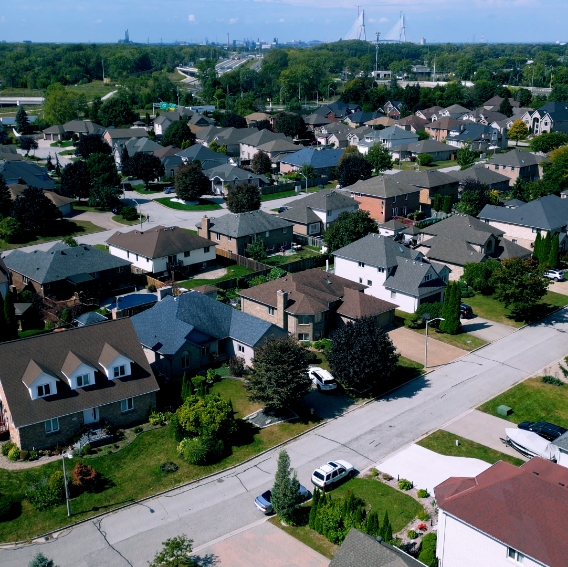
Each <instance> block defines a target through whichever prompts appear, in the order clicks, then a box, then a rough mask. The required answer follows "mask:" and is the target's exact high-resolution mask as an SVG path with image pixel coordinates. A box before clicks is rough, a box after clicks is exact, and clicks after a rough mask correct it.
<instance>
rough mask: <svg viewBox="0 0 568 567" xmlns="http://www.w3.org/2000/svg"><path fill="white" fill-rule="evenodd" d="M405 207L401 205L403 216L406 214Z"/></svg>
mask: <svg viewBox="0 0 568 567" xmlns="http://www.w3.org/2000/svg"><path fill="white" fill-rule="evenodd" d="M407 209H408V207H402V214H403V216H405V215H406V211H407Z"/></svg>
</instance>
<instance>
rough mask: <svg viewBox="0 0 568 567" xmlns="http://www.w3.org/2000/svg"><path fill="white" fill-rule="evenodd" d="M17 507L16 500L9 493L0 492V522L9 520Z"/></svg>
mask: <svg viewBox="0 0 568 567" xmlns="http://www.w3.org/2000/svg"><path fill="white" fill-rule="evenodd" d="M17 508H18V501H17V500H16V499H15V498H14V497H13V496H10V495H9V494H0V522H6V521H7V520H11V519H12V518H13V517H14V516H15V514H16V510H17Z"/></svg>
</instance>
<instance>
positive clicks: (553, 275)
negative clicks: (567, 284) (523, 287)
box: [544, 270, 564, 282]
mask: <svg viewBox="0 0 568 567" xmlns="http://www.w3.org/2000/svg"><path fill="white" fill-rule="evenodd" d="M544 277H545V278H549V279H551V280H556V281H557V282H562V281H564V272H563V271H562V270H546V272H544Z"/></svg>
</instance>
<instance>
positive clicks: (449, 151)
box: [390, 140, 456, 161]
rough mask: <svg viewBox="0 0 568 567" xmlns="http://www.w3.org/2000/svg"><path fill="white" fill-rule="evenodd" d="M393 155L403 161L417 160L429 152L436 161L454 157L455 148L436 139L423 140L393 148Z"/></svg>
mask: <svg viewBox="0 0 568 567" xmlns="http://www.w3.org/2000/svg"><path fill="white" fill-rule="evenodd" d="M390 151H391V153H392V157H393V158H394V159H396V158H398V159H399V160H401V161H408V160H410V161H416V160H417V159H418V158H419V157H420V156H423V155H425V154H429V155H431V156H432V157H433V158H434V161H447V160H451V159H454V157H455V155H456V150H455V148H452V147H451V146H449V145H448V144H443V143H442V142H437V141H436V140H421V141H419V142H413V143H412V144H401V145H400V146H396V147H394V148H391V150H390Z"/></svg>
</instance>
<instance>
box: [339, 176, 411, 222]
mask: <svg viewBox="0 0 568 567" xmlns="http://www.w3.org/2000/svg"><path fill="white" fill-rule="evenodd" d="M345 191H349V193H350V194H351V197H353V198H354V199H355V201H357V202H358V203H359V207H360V208H361V210H363V211H369V213H370V215H371V217H372V218H374V219H375V220H376V221H377V222H379V223H384V222H387V221H389V220H390V219H392V218H393V217H397V216H399V215H401V216H406V215H408V214H410V213H413V212H414V211H418V210H420V188H419V187H415V186H413V185H410V184H408V183H405V182H404V181H403V180H401V179H399V178H398V174H395V175H377V176H376V177H371V178H370V179H365V180H364V181H362V180H359V181H357V183H355V184H354V185H351V186H349V187H346V188H345Z"/></svg>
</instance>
